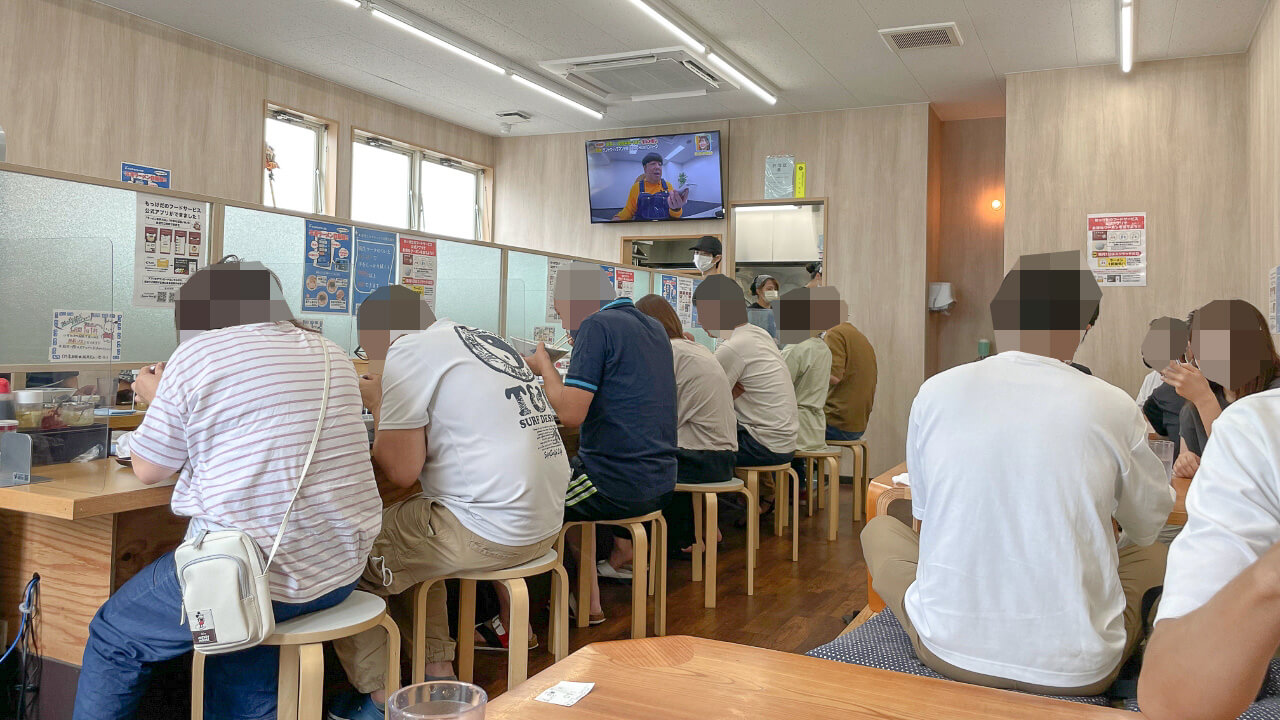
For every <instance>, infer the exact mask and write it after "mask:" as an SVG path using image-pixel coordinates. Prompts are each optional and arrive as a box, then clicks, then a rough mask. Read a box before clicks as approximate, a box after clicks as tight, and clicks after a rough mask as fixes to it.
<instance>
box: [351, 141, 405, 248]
mask: <svg viewBox="0 0 1280 720" xmlns="http://www.w3.org/2000/svg"><path fill="white" fill-rule="evenodd" d="M412 169H413V154H412V153H410V152H404V151H400V150H397V149H393V148H384V147H373V146H372V145H368V144H366V143H364V142H355V143H352V146H351V219H352V220H355V221H356V222H370V223H376V224H378V225H386V226H389V227H400V228H407V227H410V208H411V197H410V194H409V188H410V183H411V182H412V177H411V176H412V174H413V173H412Z"/></svg>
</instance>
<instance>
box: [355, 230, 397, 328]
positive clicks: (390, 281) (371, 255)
mask: <svg viewBox="0 0 1280 720" xmlns="http://www.w3.org/2000/svg"><path fill="white" fill-rule="evenodd" d="M355 243H356V259H355V265H354V270H353V272H352V277H351V280H352V285H351V312H353V313H354V312H356V311H357V310H358V309H359V308H360V303H362V302H364V299H365V298H367V297H369V296H370V295H371V294H373V291H374V290H377V289H378V288H380V287H384V286H387V285H394V284H395V282H396V234H395V233H393V232H387V231H386V230H371V229H369V228H362V227H357V228H356V229H355Z"/></svg>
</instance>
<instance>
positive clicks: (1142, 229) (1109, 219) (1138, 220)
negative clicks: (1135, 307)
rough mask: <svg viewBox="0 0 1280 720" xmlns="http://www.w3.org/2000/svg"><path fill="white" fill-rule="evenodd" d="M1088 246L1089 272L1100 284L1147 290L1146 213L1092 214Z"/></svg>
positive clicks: (1086, 239)
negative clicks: (1091, 272)
mask: <svg viewBox="0 0 1280 720" xmlns="http://www.w3.org/2000/svg"><path fill="white" fill-rule="evenodd" d="M1085 243H1086V246H1085V252H1086V253H1087V257H1088V258H1089V269H1090V270H1092V271H1093V276H1094V277H1095V278H1097V280H1098V284H1099V285H1101V286H1103V287H1108V286H1111V287H1146V285H1147V214H1146V213H1144V212H1140V213H1102V214H1096V215H1089V216H1088V231H1087V232H1086V233H1085Z"/></svg>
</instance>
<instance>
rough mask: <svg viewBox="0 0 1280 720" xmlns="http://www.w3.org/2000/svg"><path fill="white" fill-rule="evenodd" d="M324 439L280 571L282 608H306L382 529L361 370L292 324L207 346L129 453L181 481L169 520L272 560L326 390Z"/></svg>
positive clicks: (178, 367) (174, 369) (277, 595)
mask: <svg viewBox="0 0 1280 720" xmlns="http://www.w3.org/2000/svg"><path fill="white" fill-rule="evenodd" d="M321 342H324V343H326V344H327V345H328V347H329V353H330V362H331V363H332V372H331V375H332V384H331V386H330V390H329V404H328V408H327V411H326V414H325V421H324V428H323V429H322V431H321V434H320V441H319V444H318V446H317V447H316V453H315V456H314V458H313V459H312V461H311V469H310V470H309V471H308V473H307V478H306V483H305V484H304V485H303V488H302V492H301V493H300V494H299V496H298V502H297V503H296V504H295V505H294V508H293V514H292V515H291V516H290V519H289V526H288V528H287V529H286V530H285V533H284V538H283V539H282V540H281V542H280V550H279V552H277V553H276V558H275V562H274V563H273V564H272V566H271V593H272V596H273V598H274V599H276V600H279V601H283V602H291V603H300V602H307V601H310V600H314V599H315V598H318V597H320V596H321V595H324V594H325V593H328V592H330V591H332V590H335V589H337V588H339V587H342V586H344V585H347V584H350V583H352V582H354V581H355V580H356V578H358V577H359V576H360V573H361V571H362V570H363V569H364V565H365V561H366V559H367V558H368V555H369V550H370V548H371V546H372V545H373V539H374V538H375V537H376V536H377V534H378V531H379V530H380V529H381V525H382V502H381V500H380V498H379V496H378V490H377V486H376V485H375V483H374V479H373V467H372V465H371V463H370V459H369V441H368V435H367V433H366V431H365V427H364V424H363V422H362V421H361V419H360V412H361V405H362V403H361V400H360V386H359V382H358V380H357V378H356V372H355V368H354V367H353V366H352V365H351V363H350V362H348V361H347V359H346V356H345V353H344V352H343V351H342V349H341V348H340V347H338V346H337V345H336V344H334V343H333V342H330V341H329V340H324V339H323V338H322V337H321V336H320V335H318V334H315V333H310V332H306V331H303V330H300V329H298V328H296V327H294V326H293V325H291V324H289V323H257V324H253V325H237V326H233V327H229V328H223V329H221V330H214V331H210V332H207V333H203V334H201V335H198V336H196V337H194V338H192V339H190V340H188V341H186V342H184V343H183V344H182V345H181V346H179V347H178V349H177V351H176V352H174V354H173V356H172V357H171V358H170V359H169V362H168V364H167V365H166V366H165V370H164V375H163V376H162V378H161V380H160V387H159V389H158V390H157V392H156V397H155V400H154V402H152V404H151V407H150V409H148V410H147V415H146V419H145V420H144V421H143V423H142V426H141V427H139V428H138V430H137V431H135V432H134V434H133V436H132V437H131V438H130V444H129V447H130V451H131V453H132V454H134V455H136V456H138V457H141V458H143V459H144V460H147V461H148V462H151V463H154V464H156V465H159V466H161V467H164V468H169V469H173V470H178V469H179V468H181V473H180V474H179V477H178V483H177V486H176V487H175V488H174V492H173V501H172V509H173V512H174V514H176V515H181V516H186V517H190V518H191V524H190V526H189V528H188V530H187V534H188V537H191V536H192V535H194V533H195V532H197V531H198V530H200V529H204V528H209V529H218V528H234V529H236V530H241V531H243V532H246V533H248V534H249V535H250V536H251V537H252V538H253V539H254V540H256V541H257V543H258V547H260V548H262V552H263V555H264V556H265V555H266V554H268V553H270V552H271V545H272V542H273V541H274V539H275V534H276V530H277V529H278V528H279V526H280V520H281V518H282V517H283V516H284V511H285V508H286V507H288V505H289V500H290V498H291V497H292V496H293V492H294V490H295V489H296V488H297V485H298V479H299V477H298V476H299V473H300V472H301V471H302V465H303V462H304V461H305V460H306V456H307V450H308V449H309V448H310V445H311V437H312V434H313V433H314V432H315V427H316V421H317V420H318V419H319V412H320V398H321V393H322V392H323V390H324V353H323V351H322V350H321V346H320V343H321Z"/></svg>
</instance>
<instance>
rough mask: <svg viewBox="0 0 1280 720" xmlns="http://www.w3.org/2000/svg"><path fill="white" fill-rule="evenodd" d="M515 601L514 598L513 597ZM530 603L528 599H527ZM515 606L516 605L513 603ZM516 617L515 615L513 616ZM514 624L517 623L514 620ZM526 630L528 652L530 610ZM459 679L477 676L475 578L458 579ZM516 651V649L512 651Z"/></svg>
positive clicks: (509, 630)
mask: <svg viewBox="0 0 1280 720" xmlns="http://www.w3.org/2000/svg"><path fill="white" fill-rule="evenodd" d="M513 602H514V598H513ZM525 602H526V603H528V599H527V598H526V599H525ZM513 607H514V605H513ZM513 617H514V616H513ZM511 624H512V625H515V621H514V620H513V621H512V623H511ZM507 632H509V633H514V632H515V628H507ZM524 632H525V633H526V637H525V641H524V642H525V646H524V650H525V652H526V653H528V652H529V639H528V637H527V633H528V632H529V611H528V610H527V609H526V610H525V619H524ZM457 646H458V653H457V655H458V679H459V680H461V681H462V682H471V680H472V678H473V677H474V676H475V667H476V581H475V580H459V581H458V643H457ZM512 652H514V651H512Z"/></svg>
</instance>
